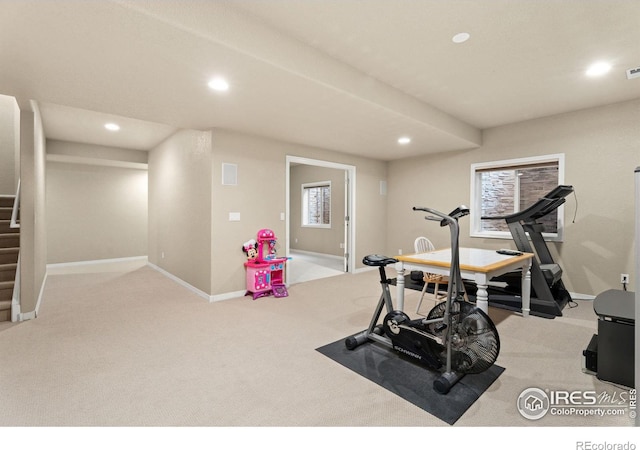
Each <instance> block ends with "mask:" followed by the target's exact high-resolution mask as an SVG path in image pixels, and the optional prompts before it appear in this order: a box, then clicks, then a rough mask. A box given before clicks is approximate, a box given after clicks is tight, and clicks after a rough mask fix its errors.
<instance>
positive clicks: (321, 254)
mask: <svg viewBox="0 0 640 450" xmlns="http://www.w3.org/2000/svg"><path fill="white" fill-rule="evenodd" d="M291 252H295V253H302V254H303V255H311V256H318V257H321V258H332V259H340V260H341V259H344V256H340V255H331V254H329V253H320V252H310V251H307V250H298V249H296V248H292V249H290V251H289V253H291Z"/></svg>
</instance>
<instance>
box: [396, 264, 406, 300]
mask: <svg viewBox="0 0 640 450" xmlns="http://www.w3.org/2000/svg"><path fill="white" fill-rule="evenodd" d="M396 271H397V272H398V277H397V278H396V298H397V300H396V302H397V306H396V309H397V310H399V311H404V265H403V264H402V262H398V263H397V264H396Z"/></svg>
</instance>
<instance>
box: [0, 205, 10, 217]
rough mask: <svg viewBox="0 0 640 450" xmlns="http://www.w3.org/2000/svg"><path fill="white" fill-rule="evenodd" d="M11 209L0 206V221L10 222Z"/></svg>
mask: <svg viewBox="0 0 640 450" xmlns="http://www.w3.org/2000/svg"><path fill="white" fill-rule="evenodd" d="M12 212H13V207H8V206H0V220H11V213H12Z"/></svg>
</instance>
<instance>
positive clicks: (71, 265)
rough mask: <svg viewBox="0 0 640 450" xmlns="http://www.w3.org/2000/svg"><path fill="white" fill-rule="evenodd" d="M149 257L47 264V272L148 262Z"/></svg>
mask: <svg viewBox="0 0 640 450" xmlns="http://www.w3.org/2000/svg"><path fill="white" fill-rule="evenodd" d="M146 261H147V256H129V257H125V258H111V259H94V260H90V261H73V262H66V263H52V264H47V272H56V271H58V270H64V269H68V268H74V267H83V266H96V265H100V264H120V263H128V262H141V263H142V262H146Z"/></svg>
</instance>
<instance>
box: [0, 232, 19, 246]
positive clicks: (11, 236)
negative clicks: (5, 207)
mask: <svg viewBox="0 0 640 450" xmlns="http://www.w3.org/2000/svg"><path fill="white" fill-rule="evenodd" d="M0 247H2V248H7V247H20V234H17V233H3V234H0Z"/></svg>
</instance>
